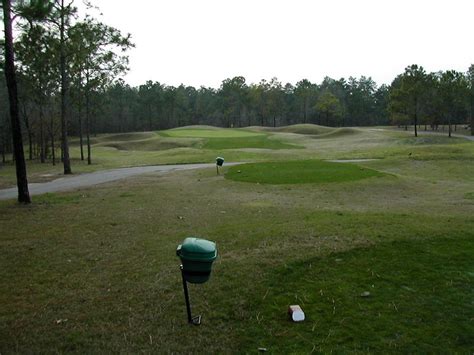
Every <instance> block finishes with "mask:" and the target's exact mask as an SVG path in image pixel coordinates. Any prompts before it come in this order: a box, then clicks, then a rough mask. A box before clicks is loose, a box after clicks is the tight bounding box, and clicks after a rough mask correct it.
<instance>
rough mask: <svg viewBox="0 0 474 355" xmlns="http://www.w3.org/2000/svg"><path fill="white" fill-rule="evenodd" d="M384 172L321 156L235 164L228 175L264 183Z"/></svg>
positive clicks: (317, 180) (350, 177)
mask: <svg viewBox="0 0 474 355" xmlns="http://www.w3.org/2000/svg"><path fill="white" fill-rule="evenodd" d="M374 176H384V174H383V173H380V172H378V171H376V170H372V169H368V168H363V167H360V166H358V165H355V164H348V163H330V162H326V161H321V160H298V161H285V162H268V163H251V164H244V165H237V166H232V167H231V168H229V171H228V172H227V174H226V178H227V179H231V180H237V181H244V182H258V183H261V184H308V183H331V182H345V181H354V180H360V179H365V178H369V177H374Z"/></svg>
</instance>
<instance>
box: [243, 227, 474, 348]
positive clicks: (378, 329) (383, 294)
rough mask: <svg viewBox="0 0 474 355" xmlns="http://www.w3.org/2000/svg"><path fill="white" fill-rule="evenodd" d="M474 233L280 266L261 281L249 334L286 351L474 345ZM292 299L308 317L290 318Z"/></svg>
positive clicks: (256, 344)
mask: <svg viewBox="0 0 474 355" xmlns="http://www.w3.org/2000/svg"><path fill="white" fill-rule="evenodd" d="M336 220H337V218H336ZM472 237H473V236H472V234H471V235H468V234H466V235H465V236H460V237H457V238H443V237H440V238H434V239H424V240H411V241H394V242H383V243H380V244H379V245H377V246H373V247H370V248H367V247H364V248H357V249H354V250H350V251H346V252H335V253H331V254H329V255H328V256H326V257H317V258H314V259H308V260H304V261H299V262H294V263H289V264H286V265H284V266H283V267H279V268H278V269H276V270H275V271H274V272H273V273H272V275H271V276H270V277H268V279H265V281H264V282H265V286H266V287H267V291H266V294H265V297H264V298H258V299H257V301H256V302H255V307H256V308H259V309H261V312H260V314H259V316H258V318H259V322H258V325H257V324H255V327H254V332H253V335H252V336H249V337H248V338H247V341H248V342H249V343H250V344H253V348H257V347H259V346H265V347H268V348H270V349H278V352H279V351H282V350H284V352H286V353H289V352H304V353H310V352H313V351H318V352H323V353H327V352H342V353H347V352H369V353H373V352H375V353H386V352H392V351H395V352H402V353H412V352H415V353H419V352H422V353H436V352H438V351H439V350H440V349H443V350H444V351H447V350H448V349H450V351H460V352H463V349H466V350H467V349H469V348H471V349H472V348H473V347H474V338H473V337H472V336H471V335H472V334H474V324H473V322H472V319H469V317H467V316H466V315H467V314H466V311H467V312H468V313H471V314H472V311H474V307H473V306H472V304H470V303H471V302H470V300H471V298H472V291H473V288H472V287H469V286H468V287H466V286H467V285H469V284H472V283H473V281H474V273H473V270H474V261H473V258H472V256H473V255H474V244H473V243H472ZM289 299H293V300H294V303H297V304H300V305H301V306H302V308H303V309H304V311H305V312H306V321H305V322H304V323H302V324H295V325H291V326H290V325H289V324H288V320H287V319H286V317H285V315H284V314H283V312H282V310H283V309H285V307H286V306H287V304H288V300H289ZM447 305H449V306H447ZM466 306H467V309H466V308H465V307H466ZM448 309H449V310H448ZM266 325H268V326H266ZM440 338H443V339H444V341H440ZM261 339H265V340H266V341H265V342H262V341H261ZM290 339H297V341H294V342H291V341H290ZM251 348H252V347H251V346H249V349H251Z"/></svg>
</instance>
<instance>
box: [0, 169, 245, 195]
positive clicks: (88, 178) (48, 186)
mask: <svg viewBox="0 0 474 355" xmlns="http://www.w3.org/2000/svg"><path fill="white" fill-rule="evenodd" d="M236 164H241V163H226V164H225V165H226V166H228V165H236ZM211 167H215V164H212V163H211V164H176V165H153V166H137V167H132V168H120V169H111V170H102V171H96V172H93V173H88V174H81V175H72V176H64V177H62V178H59V179H56V180H53V181H49V182H42V183H30V184H28V188H29V191H30V195H31V196H33V195H41V194H44V193H48V192H61V191H69V190H74V189H77V188H81V187H89V186H94V185H98V184H103V183H106V182H111V181H116V180H121V179H126V178H128V177H132V176H136V175H141V174H146V173H155V172H161V173H169V172H171V171H178V170H191V169H200V168H211ZM17 196H18V190H17V188H16V187H13V188H9V189H3V190H0V200H8V199H13V198H17Z"/></svg>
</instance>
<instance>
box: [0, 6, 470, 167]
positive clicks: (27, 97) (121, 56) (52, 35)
mask: <svg viewBox="0 0 474 355" xmlns="http://www.w3.org/2000/svg"><path fill="white" fill-rule="evenodd" d="M1 4H2V10H3V11H2V13H3V22H4V25H5V39H4V40H3V46H1V47H2V49H4V50H3V51H1V52H0V62H1V63H2V65H1V66H0V70H1V71H2V72H3V73H0V74H1V75H0V78H1V79H0V153H1V156H2V162H3V163H5V162H6V160H7V159H8V157H9V156H10V155H11V153H12V152H13V153H14V154H12V156H13V158H14V159H15V160H16V162H17V169H20V170H21V169H24V167H23V168H22V167H21V165H22V164H21V160H22V156H23V155H24V153H23V151H22V149H23V143H24V145H25V147H26V152H27V158H28V159H30V160H38V161H39V162H41V163H46V162H50V163H52V164H57V163H58V162H62V164H63V167H64V173H65V174H69V173H71V172H72V168H71V162H70V157H69V140H68V139H69V138H68V137H69V136H76V137H78V140H79V146H80V155H81V159H82V160H87V162H88V163H89V164H91V162H92V151H91V144H90V137H91V134H96V133H118V132H130V131H151V130H160V129H168V128H173V127H178V126H185V125H203V124H205V125H214V126H221V127H247V126H253V125H258V126H273V127H276V126H282V125H289V124H296V123H314V124H320V125H325V126H334V127H339V126H371V125H389V124H396V125H399V126H405V127H406V126H408V125H414V127H415V135H417V129H418V127H419V126H420V125H424V126H425V129H426V127H427V126H428V125H429V126H431V127H432V128H435V129H436V128H437V127H438V126H439V125H443V127H444V125H447V126H448V127H449V128H448V134H449V135H451V131H452V129H451V127H452V125H454V126H455V127H456V124H468V122H471V130H472V131H471V132H472V133H473V134H474V127H473V125H472V120H473V111H474V65H471V66H470V67H469V68H468V70H467V71H466V72H457V71H453V70H449V71H440V72H434V73H428V72H426V71H425V70H424V68H423V67H421V66H418V65H410V66H408V67H407V68H406V69H405V71H404V72H403V73H401V74H399V75H397V76H396V78H395V79H394V80H393V82H392V83H391V84H390V85H385V84H383V85H380V86H378V85H377V84H376V82H375V81H374V80H372V78H371V77H365V76H361V77H360V78H354V77H349V78H348V79H344V78H341V79H337V80H336V79H332V78H329V77H326V78H324V80H323V81H322V82H321V83H313V82H311V81H309V80H307V79H302V80H300V81H298V82H296V83H295V84H291V83H283V82H281V81H279V80H278V79H277V78H272V79H270V80H261V81H260V82H259V83H248V82H247V81H246V79H245V78H244V77H243V76H236V77H233V78H227V79H225V80H223V81H222V83H221V85H220V87H219V88H211V87H204V86H201V87H199V88H195V87H193V86H185V85H179V86H177V87H175V86H170V85H166V84H164V83H160V82H156V81H147V82H146V83H144V84H143V85H139V86H136V87H133V86H130V85H128V84H127V83H126V82H125V81H124V80H123V79H121V76H122V74H124V73H126V71H127V70H128V56H127V50H128V49H130V48H132V47H133V43H132V41H131V37H130V35H123V34H122V33H121V32H120V31H119V30H118V29H115V28H113V27H110V26H107V25H105V24H103V23H101V22H100V21H98V20H97V19H94V18H92V17H90V16H86V17H84V18H82V19H79V17H78V13H77V9H76V7H75V6H74V0H52V1H47V0H30V1H22V2H19V3H17V4H16V5H15V6H13V7H12V4H11V1H10V0H2V2H1ZM88 6H89V7H92V5H91V4H88ZM15 19H16V27H17V31H16V32H15V33H16V38H15V39H14V38H13V31H12V28H13V27H12V24H13V23H14V21H15ZM13 64H15V65H13ZM13 84H14V85H13ZM23 137H24V138H23ZM17 174H20V175H21V174H24V175H25V176H26V170H25V171H24V173H21V172H19V171H18V170H17Z"/></svg>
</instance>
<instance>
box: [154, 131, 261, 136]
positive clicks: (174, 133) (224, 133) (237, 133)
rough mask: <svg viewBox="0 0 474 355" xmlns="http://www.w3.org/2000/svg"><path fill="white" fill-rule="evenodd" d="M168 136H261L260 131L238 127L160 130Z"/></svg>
mask: <svg viewBox="0 0 474 355" xmlns="http://www.w3.org/2000/svg"><path fill="white" fill-rule="evenodd" d="M161 133H162V134H163V135H166V136H168V137H183V138H239V137H256V136H263V134H262V133H257V132H250V131H243V130H240V129H172V130H167V131H163V132H161Z"/></svg>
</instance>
